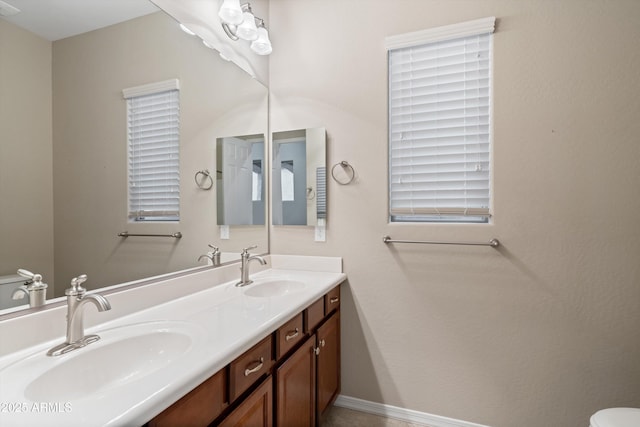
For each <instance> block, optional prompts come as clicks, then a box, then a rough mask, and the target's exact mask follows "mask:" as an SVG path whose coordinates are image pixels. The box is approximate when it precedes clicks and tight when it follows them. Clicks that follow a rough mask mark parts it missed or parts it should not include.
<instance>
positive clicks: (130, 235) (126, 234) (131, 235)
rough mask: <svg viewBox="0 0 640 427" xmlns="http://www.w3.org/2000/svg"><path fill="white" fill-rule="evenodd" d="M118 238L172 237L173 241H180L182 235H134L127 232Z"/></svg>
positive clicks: (179, 233)
mask: <svg viewBox="0 0 640 427" xmlns="http://www.w3.org/2000/svg"><path fill="white" fill-rule="evenodd" d="M118 236H119V237H173V238H174V239H181V238H182V233H181V232H179V231H178V232H176V233H173V234H134V233H129V232H128V231H122V232H120V233H118Z"/></svg>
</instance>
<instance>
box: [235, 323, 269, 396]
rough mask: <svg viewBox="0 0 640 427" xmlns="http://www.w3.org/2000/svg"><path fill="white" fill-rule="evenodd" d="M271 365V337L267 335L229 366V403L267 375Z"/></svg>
mask: <svg viewBox="0 0 640 427" xmlns="http://www.w3.org/2000/svg"><path fill="white" fill-rule="evenodd" d="M272 364H273V360H272V351H271V335H269V336H268V337H267V338H265V339H263V340H262V341H260V342H259V343H258V344H256V345H255V346H253V347H252V348H251V349H249V350H247V351H246V352H245V353H244V354H243V355H242V356H240V357H238V358H237V359H236V360H234V361H233V362H231V365H229V398H230V402H232V401H234V400H235V399H236V398H237V397H238V396H240V395H241V394H242V393H243V392H244V391H245V390H246V389H248V388H249V387H250V386H251V384H253V383H254V382H255V381H256V380H257V379H259V378H260V377H262V376H263V375H265V374H268V373H269V370H270V369H271V365H272Z"/></svg>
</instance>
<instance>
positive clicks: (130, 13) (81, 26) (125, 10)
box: [0, 0, 159, 41]
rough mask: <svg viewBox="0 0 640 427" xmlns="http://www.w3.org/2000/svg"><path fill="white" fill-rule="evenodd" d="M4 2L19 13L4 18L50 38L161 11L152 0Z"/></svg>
mask: <svg viewBox="0 0 640 427" xmlns="http://www.w3.org/2000/svg"><path fill="white" fill-rule="evenodd" d="M2 3H6V4H9V5H10V6H13V7H15V8H17V9H19V10H20V12H19V13H18V14H16V15H12V16H3V17H2V18H1V19H5V20H7V21H9V22H12V23H14V24H16V25H18V26H19V27H22V28H24V29H26V30H29V31H31V32H32V33H35V34H38V35H39V36H41V37H43V38H45V39H47V40H50V41H55V40H59V39H63V38H66V37H71V36H74V35H77V34H81V33H85V32H87V31H92V30H95V29H98V28H102V27H106V26H109V25H113V24H117V23H119V22H123V21H127V20H129V19H132V18H136V17H138V16H143V15H147V14H149V13H153V12H156V11H158V10H159V9H158V8H157V7H156V6H155V5H154V4H153V3H151V2H150V1H149V0H1V1H0V6H1V5H2ZM2 9H4V7H3V8H2Z"/></svg>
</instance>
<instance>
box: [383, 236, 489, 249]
mask: <svg viewBox="0 0 640 427" xmlns="http://www.w3.org/2000/svg"><path fill="white" fill-rule="evenodd" d="M382 241H383V242H384V243H387V244H389V243H420V244H425V245H465V246H491V247H492V248H497V247H498V246H500V241H499V240H498V239H491V240H489V241H488V242H486V243H481V242H480V243H474V242H427V241H423V240H394V239H392V238H391V237H389V236H384V237H383V238H382Z"/></svg>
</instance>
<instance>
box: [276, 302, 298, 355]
mask: <svg viewBox="0 0 640 427" xmlns="http://www.w3.org/2000/svg"><path fill="white" fill-rule="evenodd" d="M303 337H304V331H303V329H302V313H300V314H298V315H297V316H295V317H294V318H293V319H291V320H289V321H288V322H287V323H285V324H284V325H282V326H281V327H280V328H279V329H278V330H277V331H276V360H278V359H280V358H281V357H282V356H284V355H285V354H287V352H288V351H289V350H291V349H292V348H293V347H294V346H295V345H296V344H297V343H298V342H300V340H301V339H302V338H303Z"/></svg>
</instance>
